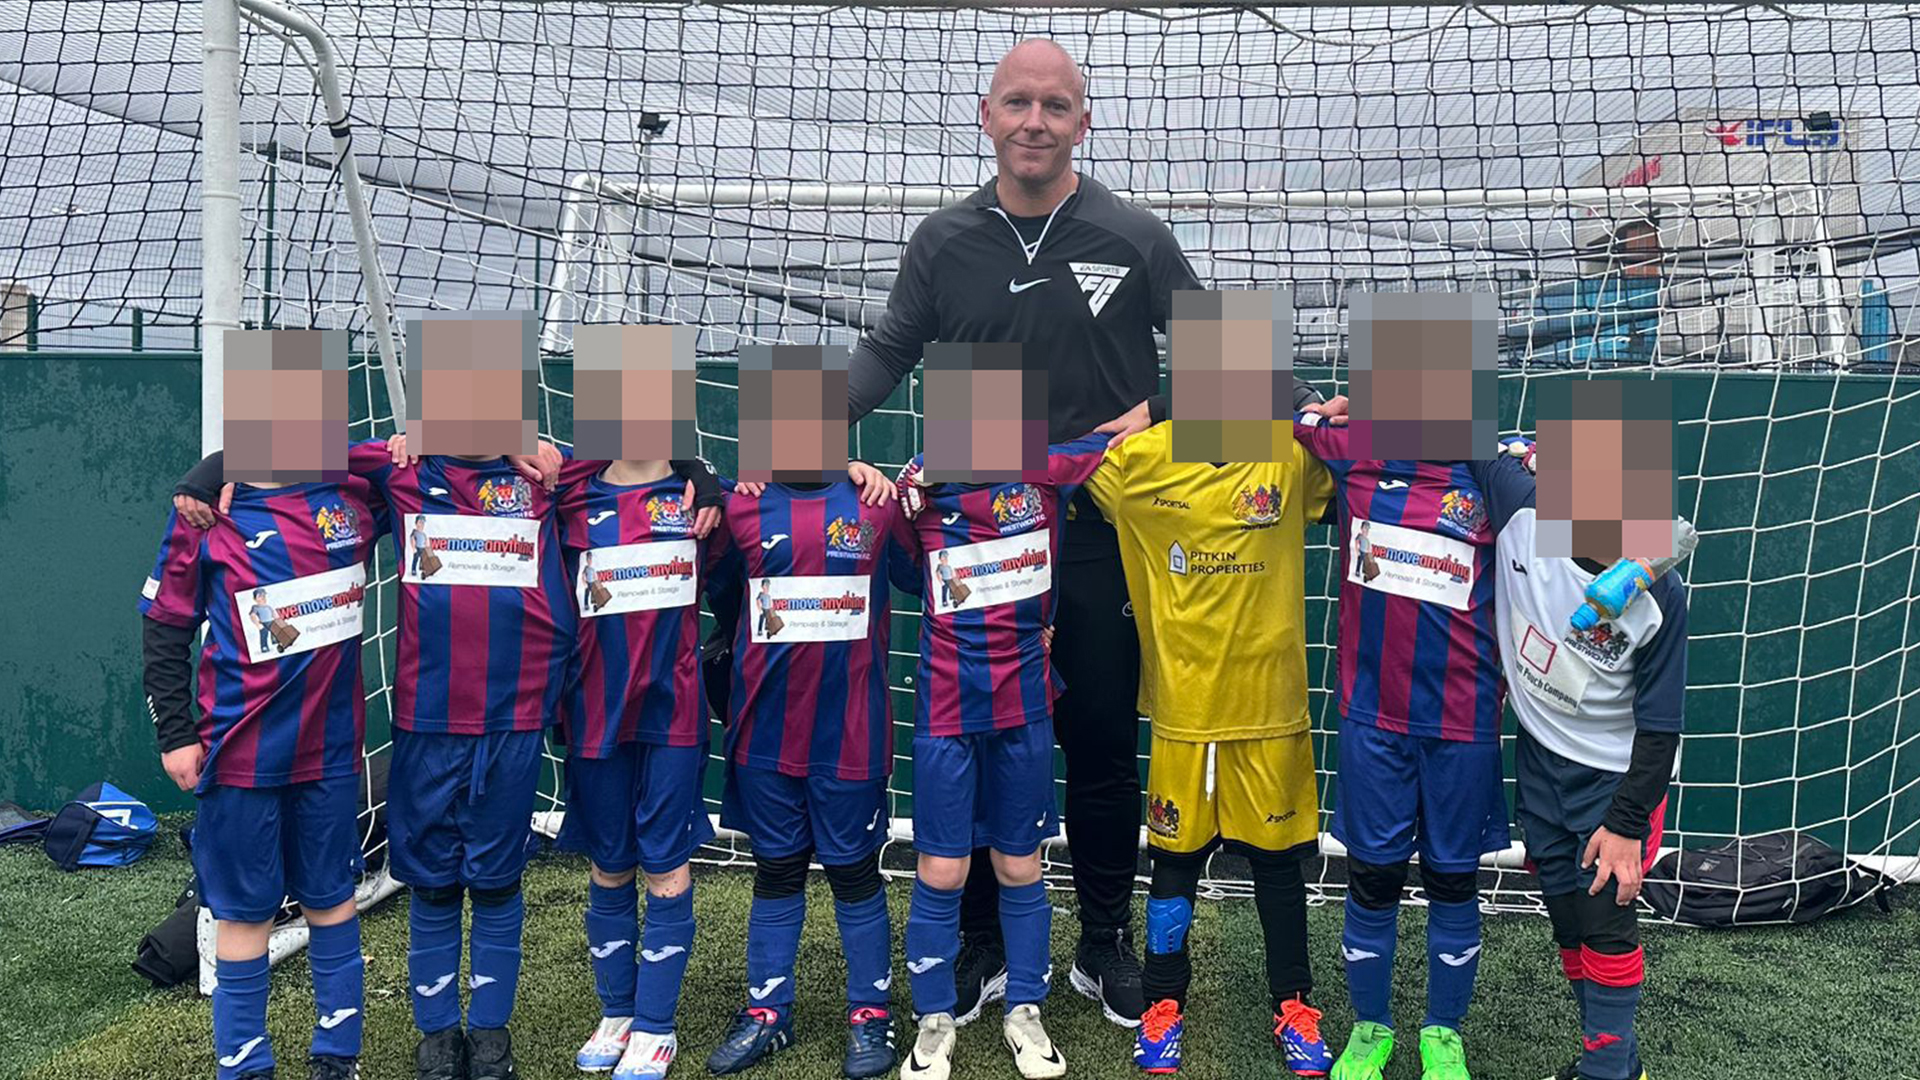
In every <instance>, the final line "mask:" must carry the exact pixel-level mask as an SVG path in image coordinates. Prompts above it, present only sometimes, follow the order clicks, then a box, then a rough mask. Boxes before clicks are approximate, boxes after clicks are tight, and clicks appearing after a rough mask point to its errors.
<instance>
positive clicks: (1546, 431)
mask: <svg viewBox="0 0 1920 1080" xmlns="http://www.w3.org/2000/svg"><path fill="white" fill-rule="evenodd" d="M1589 385H1597V384H1585V383H1582V384H1577V387H1576V388H1577V389H1579V390H1585V388H1586V387H1588V386H1589ZM1594 423H1597V421H1593V420H1585V421H1583V426H1584V428H1585V429H1584V430H1583V436H1585V437H1583V439H1582V441H1581V444H1580V445H1579V446H1578V447H1576V448H1574V450H1573V453H1576V454H1585V455H1588V456H1589V457H1594V456H1597V455H1598V453H1599V451H1597V450H1596V448H1595V446H1594V445H1593V441H1592V439H1591V431H1592V427H1591V425H1593V424H1594ZM1567 426H1569V425H1561V428H1562V429H1563V430H1564V428H1565V427H1567ZM1540 427H1541V433H1542V435H1543V436H1545V437H1547V438H1552V437H1553V435H1554V434H1559V432H1555V431H1553V426H1552V425H1551V424H1550V423H1549V422H1548V421H1545V420H1542V421H1541V424H1540ZM1569 443H1571V440H1570V439H1569V440H1567V441H1566V442H1562V444H1561V445H1563V446H1564V445H1568V444H1569ZM1548 445H1549V446H1550V447H1551V443H1549V444H1548ZM1593 464H1604V462H1601V463H1591V464H1589V465H1583V468H1588V467H1593ZM1496 466H1497V469H1498V471H1497V473H1496V476H1497V477H1498V478H1499V486H1500V487H1502V488H1507V489H1510V491H1509V492H1501V491H1499V490H1498V489H1496V492H1495V494H1496V498H1495V501H1494V510H1495V513H1496V514H1501V513H1505V514H1508V515H1510V517H1509V519H1508V520H1507V522H1506V523H1505V525H1504V527H1502V528H1501V529H1500V539H1499V545H1498V547H1499V553H1500V561H1499V567H1500V569H1499V570H1498V572H1497V573H1496V576H1495V594H1496V596H1497V599H1498V604H1499V612H1500V618H1499V622H1498V627H1499V634H1500V655H1501V660H1502V662H1503V664H1504V665H1505V668H1506V672H1507V681H1508V683H1509V684H1510V685H1512V686H1513V687H1514V693H1513V695H1512V698H1511V700H1512V702H1513V711H1514V713H1515V715H1516V716H1518V717H1519V720H1520V733H1519V736H1518V738H1517V740H1516V744H1515V749H1514V781H1515V785H1514V786H1515V791H1516V794H1517V798H1516V803H1517V808H1516V814H1515V816H1516V817H1517V819H1518V820H1519V823H1520V829H1521V833H1522V835H1523V836H1524V837H1525V840H1526V845H1527V857H1528V859H1529V860H1530V861H1531V862H1532V863H1533V867H1534V872H1535V873H1536V874H1537V875H1538V876H1539V878H1540V887H1541V892H1542V894H1543V896H1544V899H1545V901H1546V905H1547V914H1548V916H1549V917H1550V918H1551V919H1552V922H1553V936H1554V939H1555V940H1556V941H1557V942H1558V944H1559V946H1560V963H1561V966H1562V969H1563V970H1564V971H1565V972H1566V976H1567V980H1568V982H1569V984H1570V985H1571V986H1572V988H1573V998H1574V1003H1575V1005H1576V1006H1577V1007H1578V1009H1579V1015H1580V1026H1581V1053H1580V1055H1579V1057H1578V1058H1577V1059H1576V1060H1575V1061H1573V1062H1571V1063H1570V1064H1568V1065H1567V1066H1566V1067H1565V1068H1564V1069H1562V1070H1561V1071H1560V1072H1559V1073H1558V1078H1559V1080H1636V1078H1643V1077H1644V1073H1643V1070H1642V1066H1641V1062H1640V1044H1639V1040H1638V1039H1637V1038H1636V1037H1635V1034H1634V1016H1635V1013H1636V1012H1637V1011H1638V1008H1639V1004H1640V984H1641V980H1642V977H1643V971H1644V967H1645V960H1644V954H1643V953H1642V951H1641V948H1640V924H1639V919H1638V917H1637V913H1636V911H1635V908H1634V904H1633V901H1634V898H1635V897H1636V896H1637V895H1638V893H1639V888H1640V883H1641V880H1642V878H1643V876H1644V874H1645V873H1646V871H1647V869H1648V867H1650V866H1651V865H1652V862H1653V859H1654V857H1655V856H1656V855H1657V854H1658V853H1659V848H1660V833H1661V830H1662V825H1663V822H1664V819H1665V817H1666V791H1667V783H1668V781H1669V780H1671V779H1672V777H1673V770H1674V762H1675V759H1676V756H1677V754H1678V751H1679V743H1680V731H1681V726H1682V715H1683V705H1684V700H1685V696H1686V682H1687V589H1686V586H1685V585H1684V584H1683V583H1682V582H1681V581H1680V575H1679V574H1678V573H1677V572H1676V571H1674V570H1668V571H1667V572H1666V573H1664V574H1662V575H1661V576H1660V577H1659V578H1658V579H1656V580H1654V582H1653V584H1652V585H1651V587H1650V588H1648V589H1647V595H1646V596H1644V597H1641V598H1639V599H1637V600H1635V601H1633V602H1632V603H1631V604H1629V605H1628V606H1627V607H1626V609H1625V611H1624V612H1622V613H1621V614H1620V615H1619V616H1618V617H1615V618H1603V619H1601V620H1600V621H1598V622H1597V623H1596V624H1595V625H1593V626H1592V627H1591V628H1589V629H1587V630H1585V631H1581V630H1576V629H1573V628H1572V627H1571V626H1570V625H1569V617H1570V616H1571V615H1572V614H1573V612H1574V611H1575V610H1576V609H1578V608H1579V607H1581V605H1582V603H1583V602H1584V600H1585V593H1586V589H1587V586H1588V585H1589V584H1591V583H1592V582H1593V580H1594V578H1595V576H1596V575H1598V574H1599V573H1601V572H1602V571H1604V570H1606V568H1607V563H1606V562H1604V561H1596V560H1593V559H1588V558H1581V557H1571V558H1569V557H1547V556H1545V555H1543V554H1542V549H1543V548H1544V547H1546V546H1547V545H1543V544H1542V543H1540V536H1541V532H1542V530H1541V528H1540V525H1541V524H1542V519H1541V516H1540V514H1539V512H1538V511H1537V510H1536V506H1535V487H1534V479H1533V475H1532V473H1531V472H1529V471H1528V470H1527V469H1525V468H1521V467H1520V466H1518V465H1516V464H1514V463H1513V462H1511V461H1510V460H1509V461H1506V462H1500V463H1496ZM1563 479H1564V476H1563ZM1582 487H1583V486H1575V485H1571V484H1569V485H1568V490H1569V491H1570V493H1571V502H1572V504H1573V509H1574V513H1575V516H1576V517H1578V518H1590V519H1593V520H1611V519H1612V518H1614V517H1616V516H1618V515H1619V512H1620V508H1619V507H1617V506H1614V507H1608V506H1604V505H1602V506H1599V507H1597V508H1595V507H1589V508H1587V509H1584V510H1583V509H1582V504H1583V502H1588V501H1591V500H1592V499H1594V498H1595V494H1596V491H1597V490H1598V489H1600V488H1604V487H1605V485H1584V488H1585V490H1582ZM1613 490H1614V491H1615V492H1618V491H1620V490H1621V487H1620V486H1619V485H1617V484H1616V485H1615V486H1614V488H1613ZM1503 502H1504V503H1506V504H1507V505H1504V506H1503V505H1502V503H1503ZM1573 535H1574V537H1575V538H1576V539H1578V538H1579V537H1580V533H1578V532H1575V533H1574V534H1573ZM1600 546H1604V547H1611V546H1613V545H1611V544H1605V545H1600ZM1571 550H1572V551H1574V552H1576V553H1577V552H1578V551H1579V545H1575V546H1573V547H1572V549H1571ZM1595 554H1600V555H1602V557H1603V558H1605V559H1611V558H1613V557H1614V556H1615V555H1616V554H1617V552H1615V551H1596V552H1595Z"/></svg>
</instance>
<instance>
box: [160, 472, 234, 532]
mask: <svg viewBox="0 0 1920 1080" xmlns="http://www.w3.org/2000/svg"><path fill="white" fill-rule="evenodd" d="M232 506H233V485H232V484H230V483H229V484H222V485H220V513H222V514H224V513H226V512H227V511H228V510H229V509H231V508H232ZM173 508H174V509H175V510H177V511H179V513H180V518H181V520H183V521H185V522H186V523H187V524H189V525H191V526H193V527H194V528H196V529H199V530H201V531H203V532H204V531H206V530H207V529H211V528H213V523H214V522H216V521H218V520H220V519H219V518H218V517H217V516H216V515H215V514H214V511H213V507H212V506H211V505H209V504H207V503H204V502H201V501H200V500H199V499H196V498H194V497H193V496H191V495H175V496H174V497H173Z"/></svg>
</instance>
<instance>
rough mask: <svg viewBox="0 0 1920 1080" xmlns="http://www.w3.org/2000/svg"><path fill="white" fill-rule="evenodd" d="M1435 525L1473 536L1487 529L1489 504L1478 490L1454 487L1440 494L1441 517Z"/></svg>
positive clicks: (1449, 530)
mask: <svg viewBox="0 0 1920 1080" xmlns="http://www.w3.org/2000/svg"><path fill="white" fill-rule="evenodd" d="M1434 524H1435V525H1437V526H1439V527H1440V528H1442V529H1445V530H1447V531H1448V532H1453V533H1458V534H1460V535H1461V536H1466V537H1472V536H1477V535H1480V534H1481V533H1484V532H1486V531H1487V505H1486V501H1485V500H1483V499H1482V498H1480V493H1479V492H1477V491H1469V490H1467V489H1466V488H1453V489H1451V490H1449V491H1448V492H1447V493H1446V494H1445V495H1442V496H1440V518H1439V520H1438V521H1435V522H1434Z"/></svg>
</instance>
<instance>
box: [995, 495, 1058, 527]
mask: <svg viewBox="0 0 1920 1080" xmlns="http://www.w3.org/2000/svg"><path fill="white" fill-rule="evenodd" d="M993 520H994V523H995V524H997V525H999V526H1000V534H1001V535H1002V536H1005V535H1006V534H1008V533H1015V532H1026V531H1027V530H1028V529H1034V528H1038V527H1039V526H1041V525H1044V524H1046V509H1045V507H1044V506H1042V504H1041V502H1040V489H1039V488H1037V487H1034V486H1033V485H1032V484H1010V485H1008V486H1007V487H1003V488H1000V489H999V490H997V491H995V492H994V493H993Z"/></svg>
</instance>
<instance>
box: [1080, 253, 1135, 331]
mask: <svg viewBox="0 0 1920 1080" xmlns="http://www.w3.org/2000/svg"><path fill="white" fill-rule="evenodd" d="M1067 265H1068V266H1069V267H1071V268H1072V269H1073V276H1074V278H1075V279H1077V280H1078V281H1079V282H1080V291H1081V292H1083V293H1086V294H1087V307H1088V308H1090V309H1092V311H1093V315H1094V318H1096V319H1097V318H1099V317H1100V309H1102V308H1104V307H1106V306H1107V301H1108V300H1111V299H1113V291H1114V290H1115V289H1118V288H1119V287H1120V283H1121V282H1122V281H1124V280H1126V277H1127V272H1128V271H1129V270H1131V269H1132V267H1128V266H1116V265H1114V264H1113V263H1082V262H1070V263H1068V264H1067Z"/></svg>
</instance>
